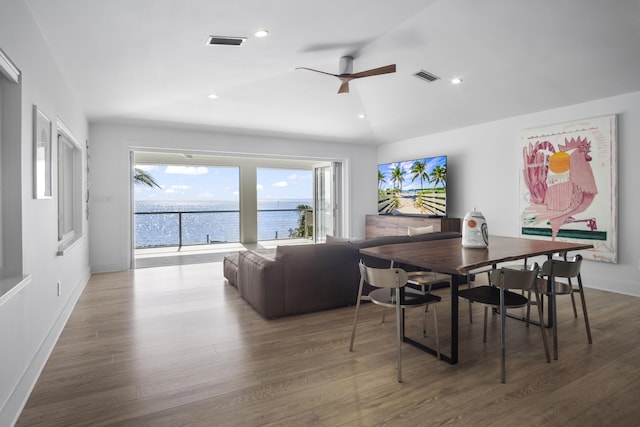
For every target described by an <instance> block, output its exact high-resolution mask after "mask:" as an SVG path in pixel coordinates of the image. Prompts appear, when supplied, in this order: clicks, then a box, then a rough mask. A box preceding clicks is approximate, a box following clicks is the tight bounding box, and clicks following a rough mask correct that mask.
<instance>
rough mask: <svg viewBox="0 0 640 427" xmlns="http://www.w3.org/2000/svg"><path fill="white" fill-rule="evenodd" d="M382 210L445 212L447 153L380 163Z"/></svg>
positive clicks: (379, 191) (380, 210)
mask: <svg viewBox="0 0 640 427" xmlns="http://www.w3.org/2000/svg"><path fill="white" fill-rule="evenodd" d="M378 213H379V214H389V215H430V216H445V215H446V213H447V156H439V157H429V158H424V159H416V160H409V161H405V162H394V163H385V164H381V165H378Z"/></svg>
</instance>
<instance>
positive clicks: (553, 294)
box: [549, 277, 558, 360]
mask: <svg viewBox="0 0 640 427" xmlns="http://www.w3.org/2000/svg"><path fill="white" fill-rule="evenodd" d="M556 301H557V298H556V283H555V280H554V278H553V277H551V297H550V298H549V310H551V322H553V325H552V327H551V328H552V329H553V359H554V360H558V308H557V307H556Z"/></svg>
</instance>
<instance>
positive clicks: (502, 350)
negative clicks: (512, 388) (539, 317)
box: [500, 288, 507, 384]
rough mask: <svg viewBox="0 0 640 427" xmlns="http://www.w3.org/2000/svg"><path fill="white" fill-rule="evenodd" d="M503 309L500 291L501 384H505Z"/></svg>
mask: <svg viewBox="0 0 640 427" xmlns="http://www.w3.org/2000/svg"><path fill="white" fill-rule="evenodd" d="M505 318H506V315H505V308H504V289H503V288H501V289H500V378H501V381H502V383H503V384H504V383H506V382H507V368H506V363H505V358H506V355H507V354H506V353H507V351H506V345H505V331H504V330H505V327H506V322H505Z"/></svg>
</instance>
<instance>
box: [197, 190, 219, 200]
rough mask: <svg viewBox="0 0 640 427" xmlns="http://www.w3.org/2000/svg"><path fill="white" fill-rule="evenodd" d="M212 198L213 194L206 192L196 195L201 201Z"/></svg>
mask: <svg viewBox="0 0 640 427" xmlns="http://www.w3.org/2000/svg"><path fill="white" fill-rule="evenodd" d="M213 196H215V194H213V193H211V192H208V191H204V192H202V193H198V197H200V198H202V199H212V198H213Z"/></svg>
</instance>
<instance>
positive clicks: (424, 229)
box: [407, 225, 434, 236]
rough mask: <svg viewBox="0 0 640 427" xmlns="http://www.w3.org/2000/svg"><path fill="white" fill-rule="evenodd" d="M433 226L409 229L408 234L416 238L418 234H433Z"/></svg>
mask: <svg viewBox="0 0 640 427" xmlns="http://www.w3.org/2000/svg"><path fill="white" fill-rule="evenodd" d="M433 232H434V229H433V225H427V226H426V227H409V228H408V229H407V234H408V235H409V236H415V235H416V234H425V233H433Z"/></svg>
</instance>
